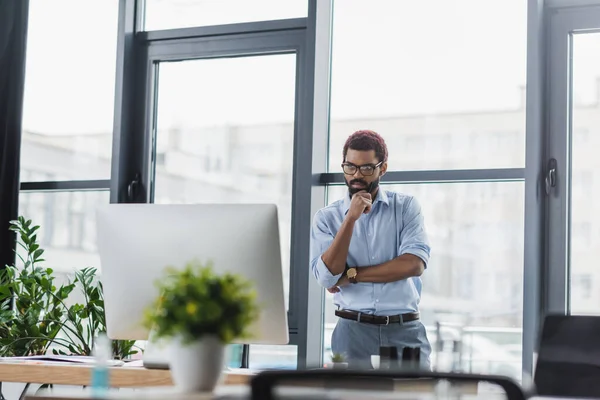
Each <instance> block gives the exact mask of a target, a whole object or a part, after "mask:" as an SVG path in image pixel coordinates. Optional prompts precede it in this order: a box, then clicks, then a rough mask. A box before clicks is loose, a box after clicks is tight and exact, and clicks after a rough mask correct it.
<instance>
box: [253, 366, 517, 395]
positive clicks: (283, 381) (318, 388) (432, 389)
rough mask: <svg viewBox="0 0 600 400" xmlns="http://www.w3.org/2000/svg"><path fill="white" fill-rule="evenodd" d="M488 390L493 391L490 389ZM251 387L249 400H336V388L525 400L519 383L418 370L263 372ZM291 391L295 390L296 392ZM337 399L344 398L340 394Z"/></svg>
mask: <svg viewBox="0 0 600 400" xmlns="http://www.w3.org/2000/svg"><path fill="white" fill-rule="evenodd" d="M481 384H484V385H483V386H486V387H487V390H486V389H483V391H482V385H481ZM486 384H487V385H486ZM491 387H494V389H495V390H491V389H490V388H491ZM251 388H252V399H256V400H258V399H261V400H275V399H280V398H286V397H288V396H287V395H286V390H291V391H290V393H289V397H290V398H292V397H293V398H305V399H317V398H335V397H332V395H331V393H329V392H328V391H331V390H339V389H344V390H346V391H352V390H355V391H369V395H368V397H369V398H370V399H376V398H386V399H392V398H405V397H404V395H406V394H408V393H410V394H411V396H415V397H414V398H418V397H420V396H419V394H421V395H422V397H424V398H430V397H431V395H433V394H436V393H438V394H440V392H439V391H440V390H449V391H450V393H457V391H459V392H460V393H463V394H465V395H469V398H472V399H478V398H481V399H487V400H495V399H506V400H526V398H527V396H526V395H525V393H524V391H523V390H522V388H521V387H520V386H519V384H518V383H516V382H514V381H513V380H511V379H509V378H506V377H502V376H493V375H474V374H461V373H444V372H430V371H417V370H410V371H409V370H406V371H403V370H385V371H384V370H342V369H323V370H321V369H320V370H304V371H303V370H298V371H289V370H288V371H264V372H262V373H260V374H258V375H257V376H256V377H254V379H253V380H252V382H251ZM291 388H295V390H296V391H295V392H294V390H292V389H291ZM490 390H491V391H490ZM326 393H327V394H326ZM377 394H381V396H378V395H377ZM441 394H443V393H441ZM299 396H300V397H299ZM339 397H340V398H344V397H345V396H344V395H343V394H340V396H339ZM442 398H445V397H442ZM449 398H450V397H449ZM452 398H454V397H452ZM457 398H458V397H457Z"/></svg>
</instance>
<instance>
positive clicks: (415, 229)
mask: <svg viewBox="0 0 600 400" xmlns="http://www.w3.org/2000/svg"><path fill="white" fill-rule="evenodd" d="M402 222H403V224H402V228H401V229H402V230H401V231H400V248H399V249H398V255H402V254H413V255H415V256H417V257H419V258H420V259H421V260H423V263H424V264H425V268H427V265H428V264H429V255H430V253H431V247H430V246H429V238H428V237H427V232H426V231H425V221H424V218H423V212H422V211H421V205H420V204H419V202H418V201H417V199H415V198H414V197H410V198H409V199H407V202H406V204H405V206H404V207H403V210H402Z"/></svg>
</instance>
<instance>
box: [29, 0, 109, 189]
mask: <svg viewBox="0 0 600 400" xmlns="http://www.w3.org/2000/svg"><path fill="white" fill-rule="evenodd" d="M118 12H119V1H118V0H90V1H81V0H53V1H48V0H30V4H29V22H28V33H27V63H26V78H25V98H24V106H23V107H24V110H23V113H24V114H23V140H22V149H21V170H22V171H24V175H22V176H21V181H28V180H73V179H108V178H110V167H111V163H110V158H111V152H112V132H113V109H114V94H115V93H114V92H115V66H116V51H117V22H118Z"/></svg>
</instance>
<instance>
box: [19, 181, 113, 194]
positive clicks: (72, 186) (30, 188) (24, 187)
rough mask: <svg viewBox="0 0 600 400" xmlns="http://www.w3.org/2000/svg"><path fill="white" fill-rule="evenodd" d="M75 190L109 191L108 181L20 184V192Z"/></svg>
mask: <svg viewBox="0 0 600 400" xmlns="http://www.w3.org/2000/svg"><path fill="white" fill-rule="evenodd" d="M76 190H110V180H109V179H99V180H79V181H43V182H42V181H40V182H21V190H20V191H21V192H56V191H76Z"/></svg>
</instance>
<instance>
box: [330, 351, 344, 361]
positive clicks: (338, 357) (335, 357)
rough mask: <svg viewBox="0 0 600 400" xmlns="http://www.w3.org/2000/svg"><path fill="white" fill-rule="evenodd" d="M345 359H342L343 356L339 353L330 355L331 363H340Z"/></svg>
mask: <svg viewBox="0 0 600 400" xmlns="http://www.w3.org/2000/svg"><path fill="white" fill-rule="evenodd" d="M345 359H346V357H344V355H343V354H340V353H333V354H332V355H331V362H333V363H342V362H344V360H345Z"/></svg>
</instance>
